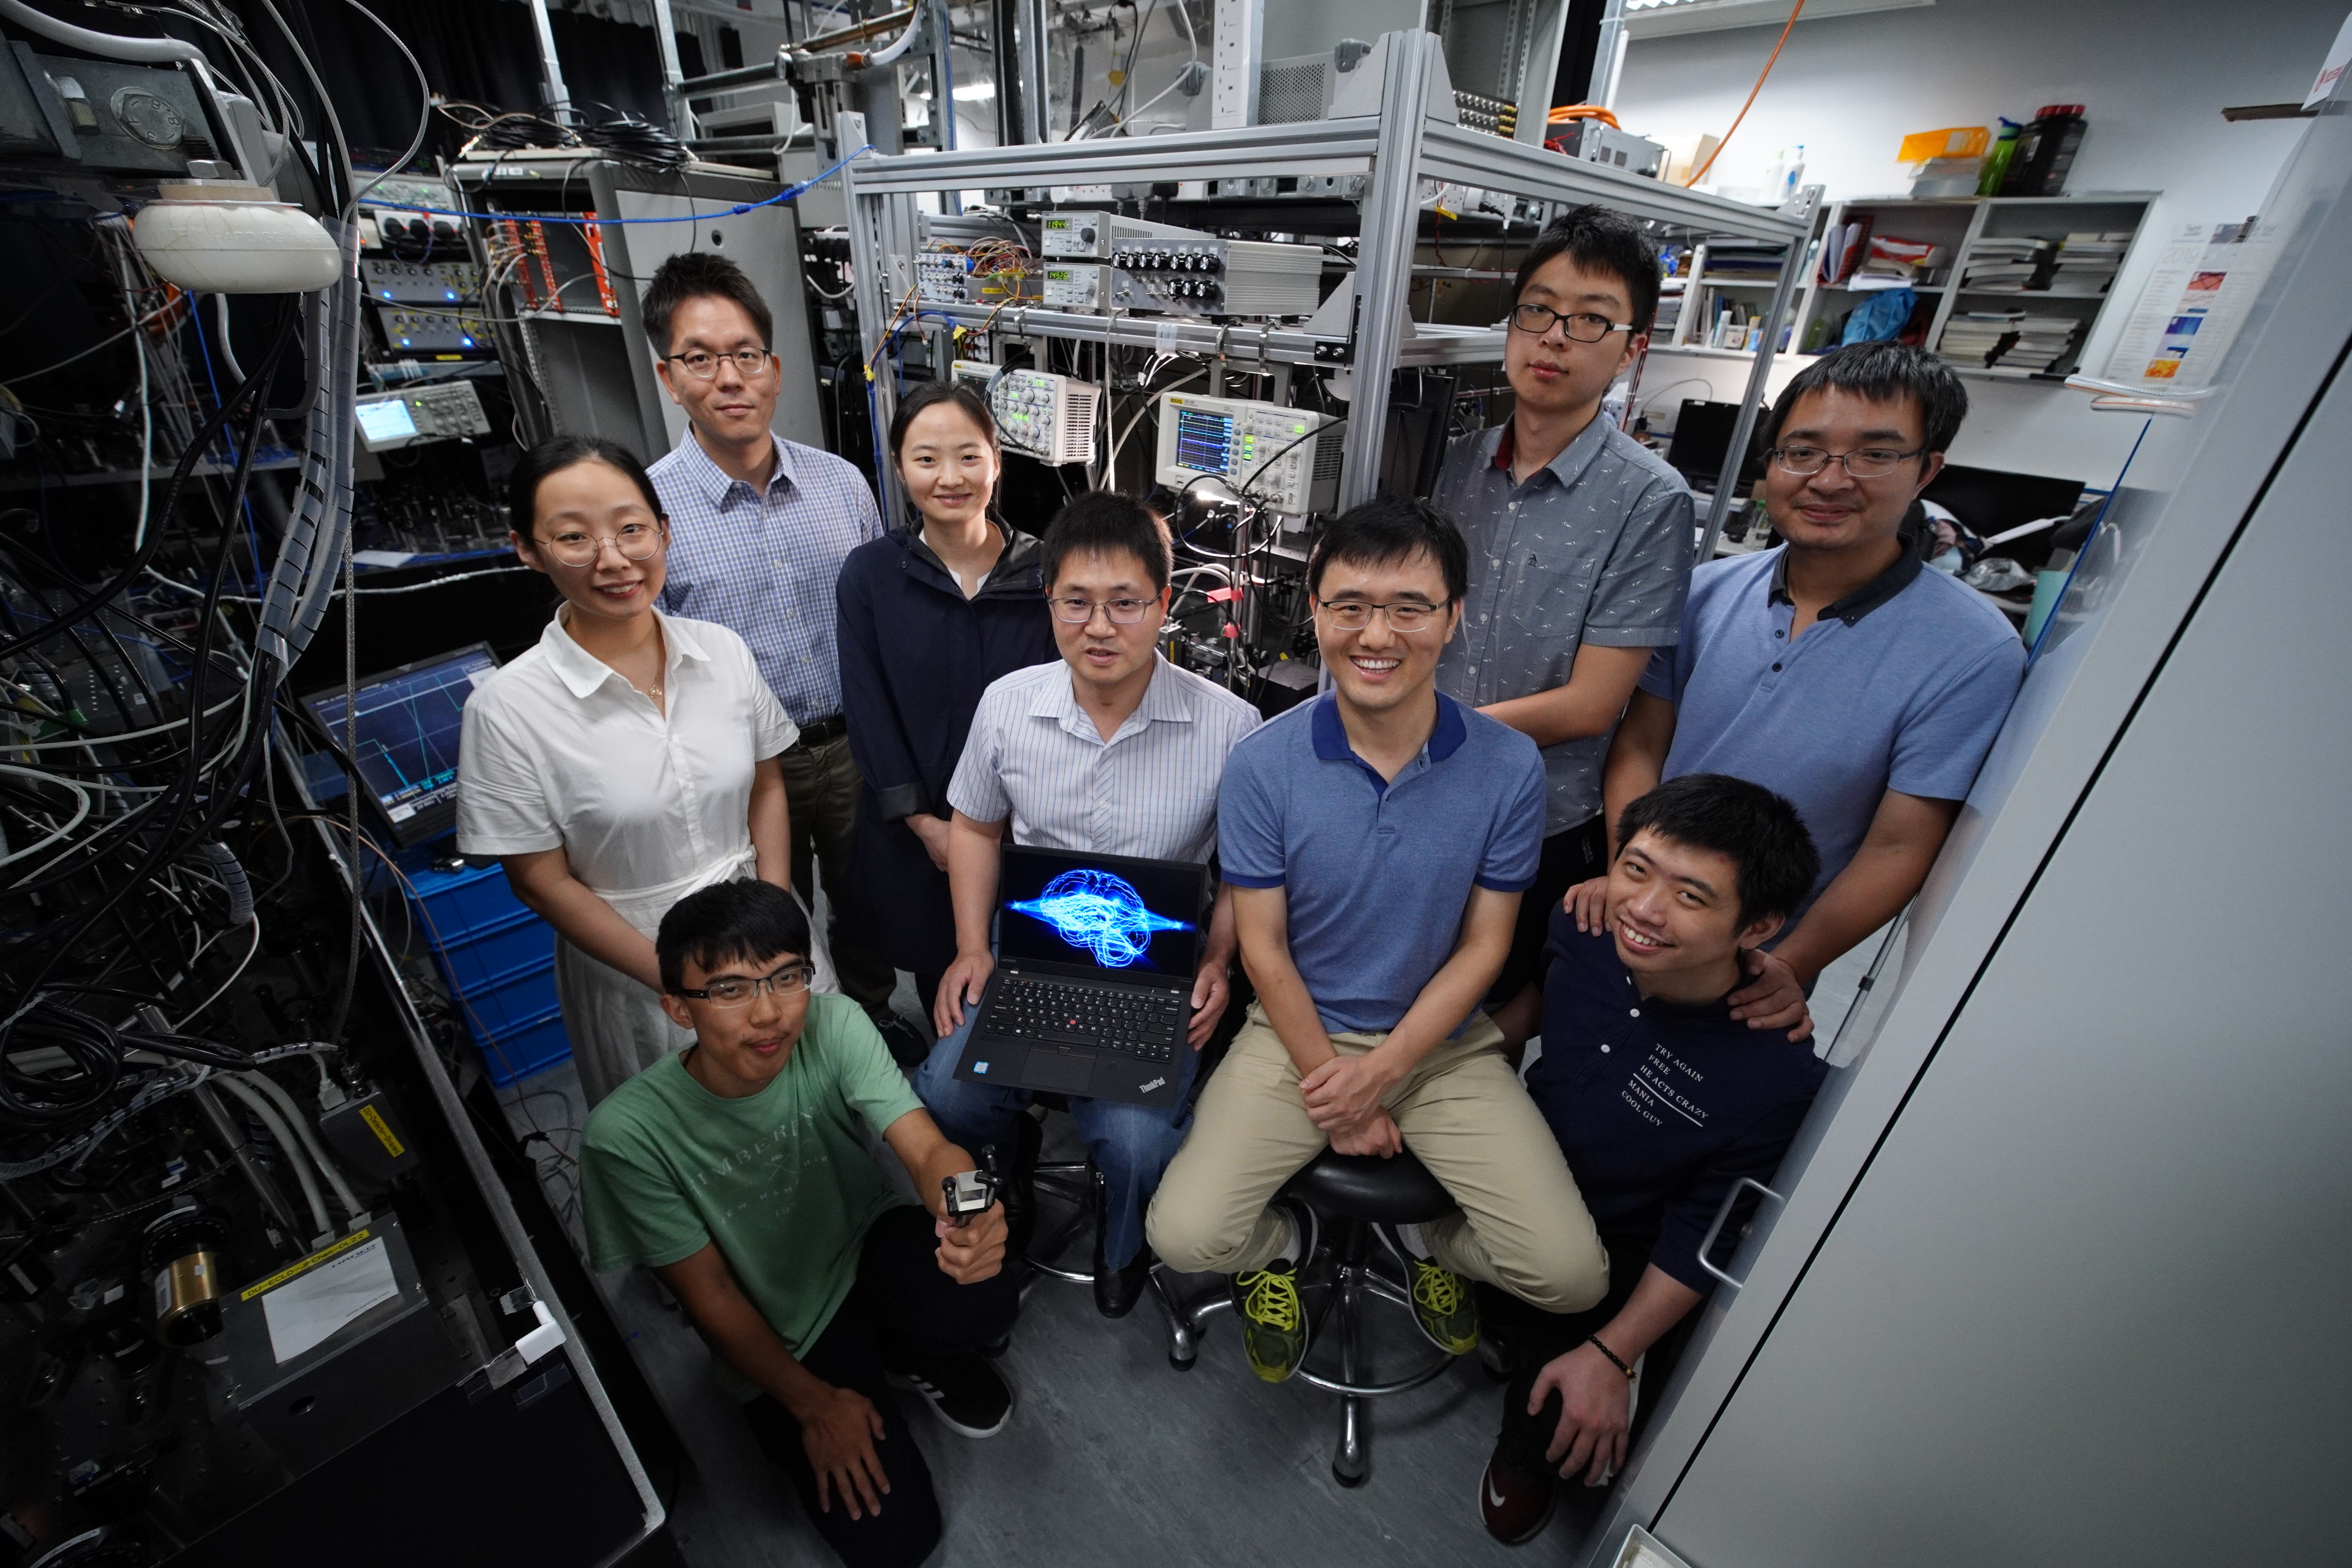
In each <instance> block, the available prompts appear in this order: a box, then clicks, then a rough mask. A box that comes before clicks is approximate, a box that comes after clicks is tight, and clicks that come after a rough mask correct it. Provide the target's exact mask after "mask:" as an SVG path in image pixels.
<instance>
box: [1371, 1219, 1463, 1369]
mask: <svg viewBox="0 0 2352 1568" xmlns="http://www.w3.org/2000/svg"><path fill="white" fill-rule="evenodd" d="M1381 1239H1383V1240H1385V1241H1386V1242H1387V1243H1388V1244H1389V1247H1390V1249H1391V1251H1393V1252H1395V1254H1396V1255H1397V1258H1398V1261H1400V1262H1402V1264H1403V1265H1404V1266H1405V1271H1406V1272H1407V1273H1408V1274H1410V1275H1411V1276H1412V1316H1413V1321H1415V1322H1417V1323H1419V1324H1420V1325H1421V1331H1422V1332H1423V1334H1426V1335H1427V1336H1428V1337H1429V1342H1430V1343H1432V1344H1433V1345H1435V1346H1436V1347H1437V1348H1438V1349H1439V1350H1442V1351H1444V1352H1445V1353H1446V1354H1448V1355H1468V1354H1469V1353H1470V1352H1472V1351H1475V1350H1476V1349H1477V1348H1478V1300H1477V1298H1476V1297H1475V1296H1474V1295H1472V1294H1471V1292H1470V1281H1468V1280H1467V1279H1463V1278H1462V1276H1460V1275H1459V1274H1456V1273H1454V1271H1453V1270H1452V1269H1450V1268H1443V1267H1441V1266H1440V1265H1438V1264H1436V1263H1433V1262H1432V1261H1430V1260H1429V1259H1428V1258H1423V1256H1421V1253H1420V1250H1419V1249H1418V1248H1417V1247H1413V1246H1412V1245H1410V1242H1411V1240H1412V1239H1413V1238H1409V1237H1404V1236H1401V1235H1399V1234H1398V1227H1396V1226H1381Z"/></svg>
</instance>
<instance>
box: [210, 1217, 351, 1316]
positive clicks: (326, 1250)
mask: <svg viewBox="0 0 2352 1568" xmlns="http://www.w3.org/2000/svg"><path fill="white" fill-rule="evenodd" d="M367 1238H368V1233H367V1232H366V1231H363V1230H355V1231H353V1232H352V1234H351V1235H349V1236H347V1237H343V1239H342V1240H341V1241H339V1242H337V1243H335V1245H334V1246H332V1247H320V1249H319V1250H318V1251H316V1252H314V1253H312V1254H310V1257H308V1258H303V1259H302V1260H301V1261H300V1262H299V1263H289V1264H288V1265H287V1266H286V1267H285V1268H281V1269H279V1270H278V1272H277V1273H275V1274H272V1275H271V1276H270V1277H269V1278H268V1279H261V1280H257V1281H255V1282H254V1283H253V1284H251V1285H247V1287H246V1288H245V1289H242V1290H240V1291H238V1292H237V1293H236V1299H237V1300H240V1301H250V1300H253V1299H254V1298H255V1297H256V1296H259V1295H262V1294H264V1293H265V1292H268V1291H270V1290H275V1289H278V1287H279V1286H280V1285H283V1284H285V1283H286V1281H288V1280H289V1279H294V1278H295V1277H296V1276H298V1275H300V1274H306V1273H308V1272H310V1270H311V1269H313V1268H317V1267H319V1265H320V1264H321V1263H324V1262H326V1261H327V1259H329V1258H336V1257H340V1256H341V1255H342V1254H343V1253H346V1252H349V1251H350V1250H351V1249H352V1247H357V1246H359V1245H360V1244H361V1243H362V1242H363V1241H365V1240H366V1239H367Z"/></svg>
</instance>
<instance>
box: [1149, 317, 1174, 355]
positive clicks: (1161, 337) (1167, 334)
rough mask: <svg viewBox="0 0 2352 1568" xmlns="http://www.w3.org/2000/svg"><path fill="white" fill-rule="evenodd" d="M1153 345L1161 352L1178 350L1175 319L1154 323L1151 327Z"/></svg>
mask: <svg viewBox="0 0 2352 1568" xmlns="http://www.w3.org/2000/svg"><path fill="white" fill-rule="evenodd" d="M1151 347H1152V349H1153V350H1154V351H1155V352H1156V353H1163V354H1166V353H1175V352H1176V323H1175V322H1173V321H1160V322H1156V323H1154V325H1153V326H1152V329H1151Z"/></svg>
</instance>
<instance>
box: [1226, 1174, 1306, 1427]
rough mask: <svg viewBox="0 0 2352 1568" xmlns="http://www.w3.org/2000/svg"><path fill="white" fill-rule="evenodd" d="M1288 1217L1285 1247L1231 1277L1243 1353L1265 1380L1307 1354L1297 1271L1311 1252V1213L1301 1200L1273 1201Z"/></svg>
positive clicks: (1278, 1376) (1282, 1376)
mask: <svg viewBox="0 0 2352 1568" xmlns="http://www.w3.org/2000/svg"><path fill="white" fill-rule="evenodd" d="M1276 1212H1278V1213H1281V1214H1284V1215H1287V1216H1288V1217H1289V1219H1290V1227H1291V1239H1290V1246H1289V1247H1287V1248H1286V1252H1285V1255H1284V1256H1282V1257H1279V1258H1275V1259H1274V1260H1273V1261H1272V1262H1271V1263H1268V1264H1267V1265H1266V1266H1265V1268H1256V1269H1252V1270H1251V1271H1250V1272H1248V1273H1246V1274H1236V1275H1234V1283H1233V1290H1234V1310H1236V1311H1237V1312H1238V1313H1239V1314H1240V1316H1241V1320H1242V1352H1243V1353H1244V1355H1246V1356H1248V1357H1249V1364H1250V1370H1251V1371H1252V1372H1254V1373H1257V1375H1258V1376H1259V1377H1260V1378H1262V1379H1264V1380H1265V1382H1267V1383H1281V1382H1284V1381H1286V1379H1287V1378H1288V1377H1289V1376H1290V1374H1291V1373H1294V1372H1297V1370H1298V1365H1299V1363H1301V1362H1303V1361H1305V1360H1306V1359H1307V1307H1306V1303H1305V1302H1304V1301H1303V1300H1301V1299H1300V1297H1299V1290H1298V1274H1299V1270H1300V1269H1301V1268H1304V1267H1305V1266H1306V1264H1307V1259H1309V1258H1312V1257H1314V1255H1315V1215H1314V1212H1313V1211H1312V1210H1310V1209H1308V1208H1307V1207H1306V1206H1305V1205H1289V1204H1284V1205H1278V1208H1277V1211H1276Z"/></svg>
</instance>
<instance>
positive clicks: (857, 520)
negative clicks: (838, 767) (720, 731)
mask: <svg viewBox="0 0 2352 1568" xmlns="http://www.w3.org/2000/svg"><path fill="white" fill-rule="evenodd" d="M775 442H776V471H775V472H774V473H772V474H771V475H770V476H769V477H768V488H767V492H766V493H765V494H764V495H763V494H761V493H760V492H758V491H756V490H754V489H752V488H751V486H750V485H747V484H745V483H743V482H742V481H741V480H740V479H730V478H728V476H727V474H726V473H725V472H724V471H723V470H722V469H721V468H719V465H718V464H717V463H715V462H712V461H711V460H710V454H709V453H708V452H706V451H704V450H703V449H702V444H701V443H700V442H699V441H697V440H696V439H695V438H694V433H693V431H691V430H688V432H687V435H686V438H685V439H684V440H682V441H680V442H679V443H678V444H677V450H675V451H673V452H671V453H670V455H669V456H668V457H667V458H662V459H661V460H660V461H659V462H657V463H656V464H654V466H653V467H652V468H651V469H650V470H648V471H649V472H650V473H651V475H652V477H653V481H654V489H655V491H656V493H657V494H658V495H659V496H660V497H661V499H662V506H663V508H664V509H665V510H667V511H668V513H669V526H670V543H669V580H668V582H667V584H665V585H664V587H663V588H662V595H661V600H662V608H663V609H665V610H667V611H668V612H669V613H670V614H671V615H673V616H693V617H694V618H695V619H697V620H701V621H716V622H718V623H719V625H720V626H725V627H727V628H728V629H729V630H730V631H732V632H734V633H735V635H736V636H738V637H741V638H742V639H743V640H744V641H745V642H746V643H749V644H750V645H751V656H752V658H756V659H758V660H759V662H760V674H761V676H762V677H763V678H765V679H766V680H767V682H768V689H769V690H771V691H772V692H774V693H775V694H776V700H777V701H779V702H781V703H782V704H783V707H784V711H785V712H786V713H788V714H790V715H792V720H793V723H795V724H814V723H815V722H816V721H819V720H821V719H830V718H832V717H833V716H834V715H835V714H836V713H839V712H840V711H841V662H840V657H839V655H838V654H837V653H836V651H835V647H834V624H835V615H834V583H835V579H837V578H839V577H840V575H841V563H842V562H843V561H844V560H845V559H846V558H847V556H848V554H849V552H851V551H853V550H855V549H856V548H857V547H858V546H859V545H861V544H863V543H865V542H866V541H867V540H869V539H878V538H880V537H881V536H882V517H881V513H880V512H879V511H878V510H876V508H875V505H874V492H873V491H872V490H871V489H868V488H867V487H866V479H865V477H864V476H863V475H861V474H860V473H859V472H858V471H857V470H856V468H854V467H852V466H851V465H849V464H848V463H845V462H843V461H842V460H841V459H840V458H836V457H835V456H834V455H833V454H832V453H830V452H820V451H818V450H817V449H816V448H815V447H803V446H802V445H801V444H800V443H799V442H797V441H787V440H785V439H784V438H783V437H781V436H778V437H775Z"/></svg>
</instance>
